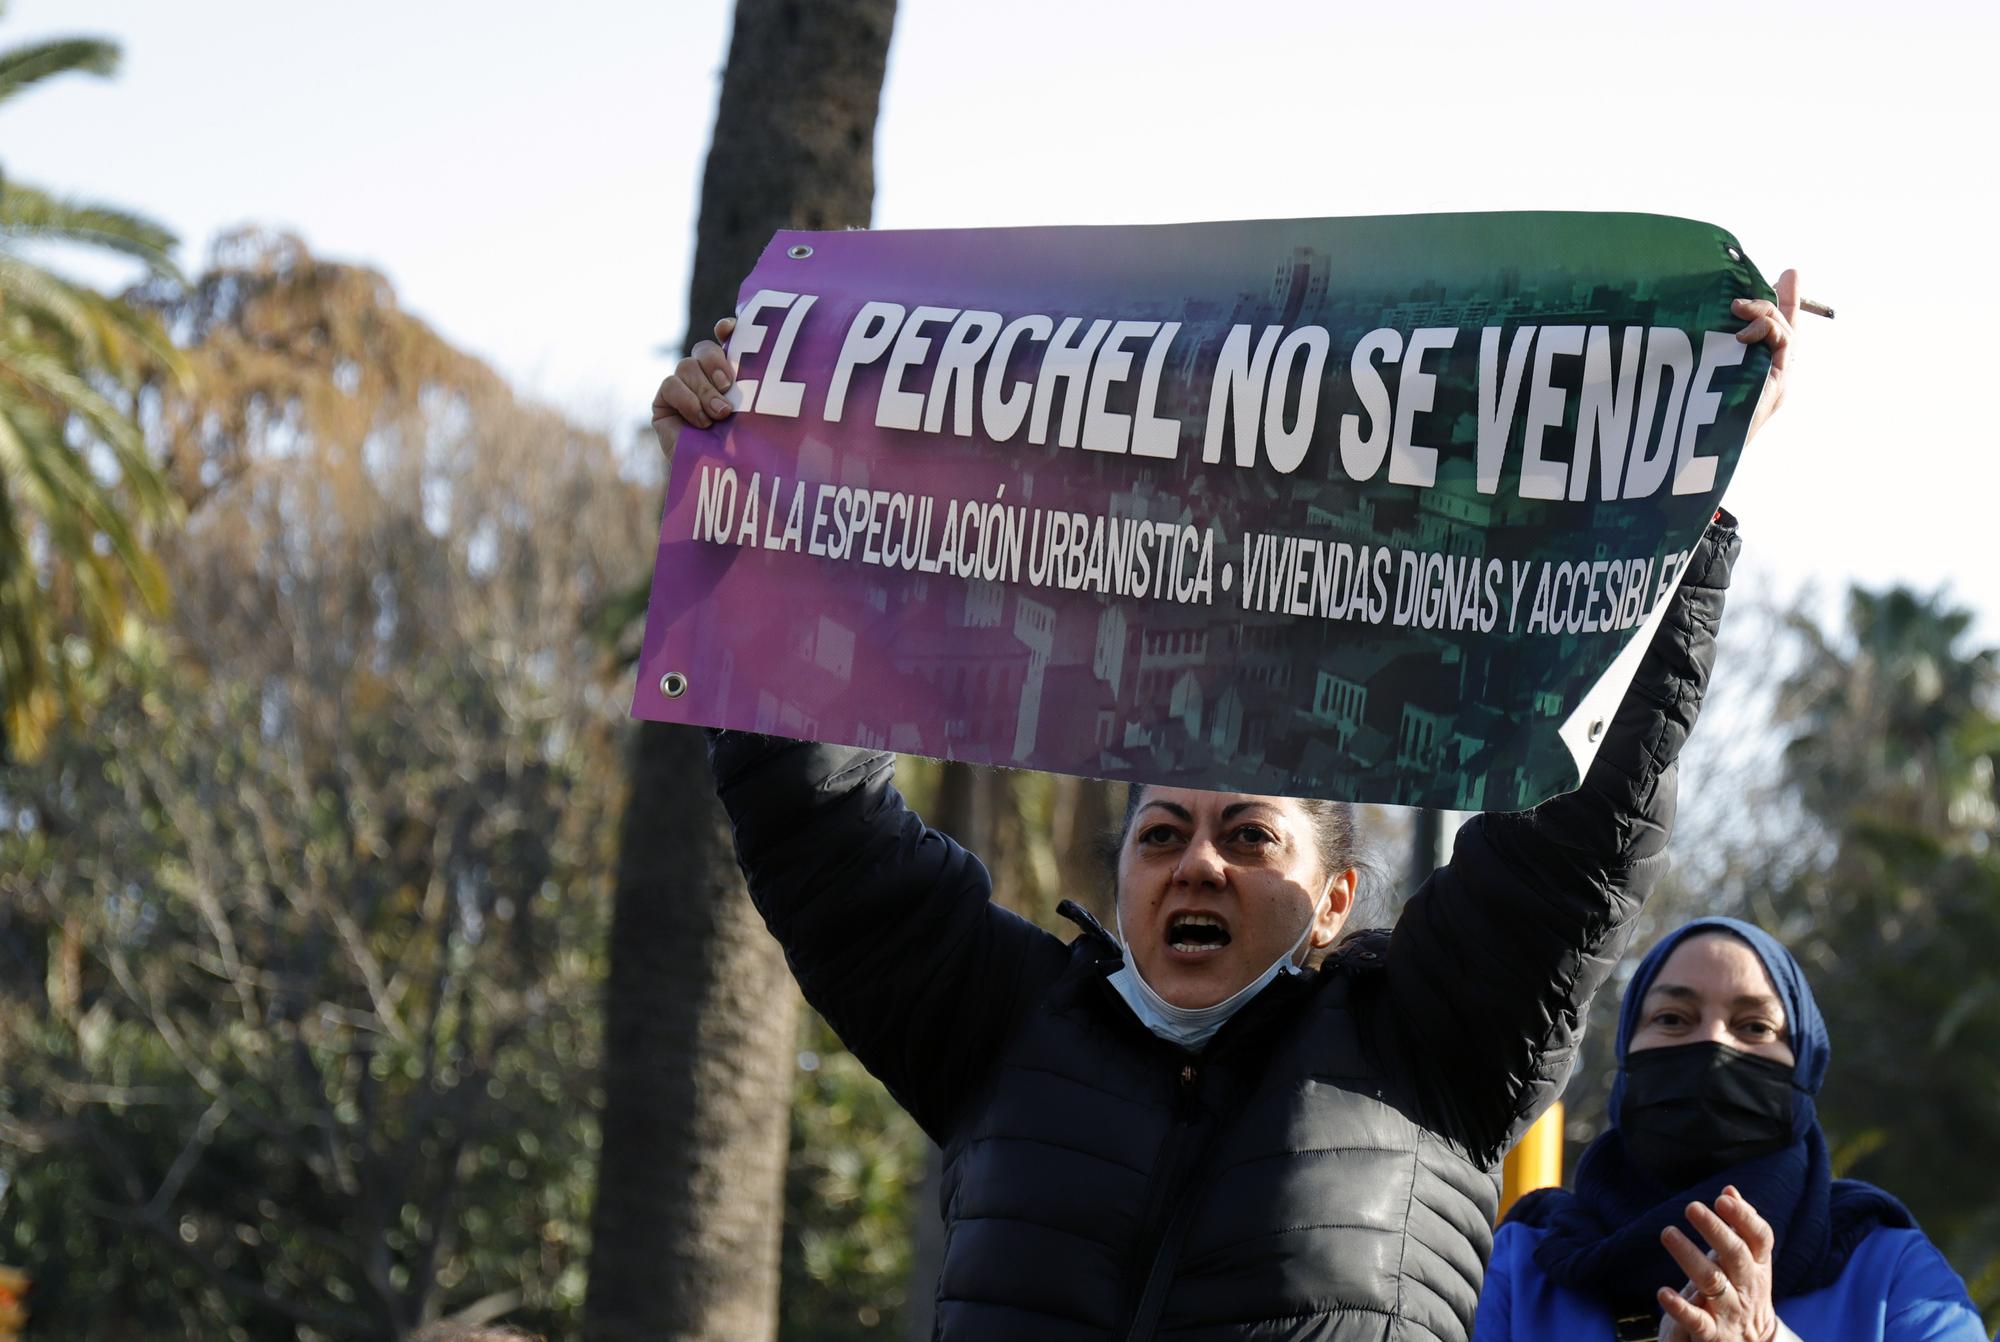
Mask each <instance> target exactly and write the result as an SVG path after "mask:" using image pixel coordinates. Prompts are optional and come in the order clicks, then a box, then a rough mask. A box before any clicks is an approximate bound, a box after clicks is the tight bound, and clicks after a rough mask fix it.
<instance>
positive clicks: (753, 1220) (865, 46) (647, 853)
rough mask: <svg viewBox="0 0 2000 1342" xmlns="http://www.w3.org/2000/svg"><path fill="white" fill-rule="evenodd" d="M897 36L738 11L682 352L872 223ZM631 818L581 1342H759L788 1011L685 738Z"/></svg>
mask: <svg viewBox="0 0 2000 1342" xmlns="http://www.w3.org/2000/svg"><path fill="white" fill-rule="evenodd" d="M894 19H895V3H894V0H815V3H812V4H800V3H797V0H738V3H737V6H736V23H735V30H734V33H733V35H732V36H731V39H730V48H729V63H728V66H727V68H726V70H725V71H724V74H723V81H722V94H721V102H720V107H719V110H718V112H717V116H716V124H715V134H714V139H713V141H712V143H711V145H710V149H709V158H708V165H707V169H706V172H705V174H704V177H703V182H702V201H701V220H700V224H699V228H698V240H697V245H696V250H695V266H694V278H693V283H692V285H691V286H690V295H689V302H688V313H689V322H690V325H691V326H692V328H693V332H694V337H693V338H695V339H698V338H700V335H701V334H703V333H705V332H706V331H707V329H708V325H709V323H711V322H713V321H714V320H715V319H716V318H717V317H719V316H722V315H725V314H727V313H728V312H729V311H731V310H732V309H733V308H734V305H735V304H734V300H735V286H736V285H737V283H738V282H739V281H740V280H741V278H742V277H743V276H744V275H746V274H748V273H749V271H750V268H751V266H752V265H753V263H754V262H755V261H756V258H757V254H758V252H759V250H760V249H761V248H762V247H763V245H764V244H765V242H766V241H768V240H769V238H770V236H771V234H772V232H773V231H775V230H777V229H780V228H842V227H847V226H850V225H865V224H866V223H867V222H868V219H869V215H870V213H871V209H872V206H873V201H874V194H875V177H874V141H875V117H876V112H877V109H878V107H879V105H880V101H881V90H882V77H883V72H884V70H885V69H886V67H887V64H888V53H889V37H890V32H891V29H892V27H893V23H894ZM667 130H668V134H669V138H670V139H671V138H672V136H673V135H674V134H675V133H676V132H678V131H680V130H681V128H667ZM688 343H689V344H692V343H693V340H692V339H690V341H689V342H688ZM627 808H628V809H627V812H626V816H625V822H624V825H623V827H622V831H621V833H620V836H619V843H620V853H619V862H618V882H617V891H616V894H615V905H614V909H613V915H612V929H611V938H612V941H611V969H610V976H609V981H608V983H607V985H606V1001H605V1063H604V1069H605V1070H604V1115H603V1126H602V1131H603V1148H602V1152H601V1155H600V1157H599V1164H598V1193H597V1203H596V1207H595V1209H594V1211H593V1214H592V1219H591V1234H592V1243H591V1257H590V1287H589V1294H588V1296H587V1299H586V1304H585V1324H584V1334H585V1337H586V1338H588V1339H590V1342H637V1339H642V1338H643V1339H645V1340H646V1342H682V1340H685V1342H766V1340H767V1339H769V1338H771V1337H773V1336H774V1335H775V1333H776V1327H777V1283H778V1245H779V1230H780V1220H781V1208H782V1206H783V1201H782V1199H783V1192H784V1176H785V1155H786V1136H787V1124H786V1116H787V1109H788V1106H789V1102H790V1096H791V1071H792V1059H793V1050H794V1047H795V1029H796V1017H797V1006H796V1001H797V999H796V994H795V992H794V990H793V989H792V988H791V986H790V985H789V983H788V982H787V981H786V973H785V966H784V959H783V957H782V956H781V955H780V954H779V952H778V948H777V946H776V945H775V944H774V943H773V942H772V941H771V940H770V938H769V937H768V936H767V935H766V934H765V932H764V929H763V926H762V924H761V922H760V921H759V919H758V918H757V915H756V913H755V911H754V910H753V909H752V908H751V906H750V901H749V899H748V897H747V896H746V895H745V894H744V892H743V888H742V880H741V877H740V875H739V874H738V873H737V871H736V869H735V863H734V861H733V859H732V855H731V849H730V845H729V842H728V836H727V830H726V827H725V825H724V822H723V820H722V818H721V815H720V811H719V808H718V807H717V806H716V803H715V800H714V797H713V795H712V794H711V792H710V790H709V784H708V768H707V764H706V762H705V760H704V759H703V742H702V739H701V735H700V733H699V732H697V731H696V730H694V729H692V728H676V727H666V726H662V725H660V724H657V723H646V724H644V725H643V726H642V727H641V728H640V731H639V734H638V741H637V744H636V747H635V750H634V754H633V761H632V790H631V795H630V798H629V800H628V801H627Z"/></svg>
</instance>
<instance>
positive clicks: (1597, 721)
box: [1590, 718, 1604, 741]
mask: <svg viewBox="0 0 2000 1342" xmlns="http://www.w3.org/2000/svg"><path fill="white" fill-rule="evenodd" d="M1602 735H1604V719H1603V718H1592V719H1591V721H1590V739H1591V740H1593V741H1595V740H1596V739H1597V738H1598V737H1600V736H1602Z"/></svg>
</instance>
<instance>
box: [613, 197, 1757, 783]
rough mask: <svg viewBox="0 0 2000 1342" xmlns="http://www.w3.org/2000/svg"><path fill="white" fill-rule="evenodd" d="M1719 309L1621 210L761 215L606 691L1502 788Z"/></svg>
mask: <svg viewBox="0 0 2000 1342" xmlns="http://www.w3.org/2000/svg"><path fill="white" fill-rule="evenodd" d="M1744 296H1752V297H1769V296H1770V289H1769V288H1768V286H1767V285H1766V284H1765V282H1764V280H1763V279H1762V277H1761V276H1760V275H1759V274H1758V273H1757V270H1756V268H1755V267H1754V266H1753V265H1752V264H1751V263H1750V261H1749V260H1748V258H1746V257H1745V256H1744V255H1743V253H1742V251H1741V249H1740V248H1739V247H1738V246H1737V244H1736V242H1735V240H1734V239H1733V238H1732V237H1730V236H1729V235H1728V234H1727V233H1725V232H1723V231H1722V230H1720V229H1717V228H1715V227H1713V226H1711V225H1708V224H1702V223H1697V222H1694V221H1690V220H1684V219H1673V218H1665V217H1659V216H1651V215H1634V214H1564V213H1503V214H1458V215H1412V216H1401V217H1379V218H1352V219H1312V220H1291V221H1251V222H1236V223H1213V224H1189V225H1173V226H1154V227H1109V228H1105V227H1100V228H1020V229H965V230H948V231H922V232H847V233H814V232H781V233H779V234H778V235H777V236H776V237H775V238H774V239H773V240H772V242H771V244H770V246H769V247H768V248H766V250H765V252H764V254H763V257H762V259H761V260H760V261H759V262H758V264H757V267H756V269H755V270H754V271H753V272H752V273H751V275H750V277H749V278H748V279H747V280H746V281H745V282H744V285H743V288H742V297H741V302H740V305H739V309H738V316H739V320H738V324H737V327H736V331H735V333H734V335H733V337H732V338H731V341H730V349H731V353H732V355H733V356H734V357H735V358H736V359H737V360H738V380H737V382H736V384H735V385H734V386H733V387H732V388H731V389H730V391H729V397H730V400H731V403H732V405H734V406H735V407H736V413H735V414H734V415H732V416H731V417H730V418H728V419H727V420H724V421H722V422H720V423H719V424H718V425H717V426H716V428H715V429H713V430H696V429H692V428H690V429H688V430H686V431H684V432H683V433H682V435H681V437H680V441H679V445H678V448H677V451H676V456H675V460H674V462H673V466H672V471H671V479H670V483H669V487H668V495H667V508H666V513H665V517H664V520H663V523H662V528H661V537H660V549H659V556H658V563H657V567H656V570H655V574H654V581H653V593H652V604H651V608H650V611H649V616H648V621H647V628H646V636H645V642H644V645H643V651H642V654H641V661H640V675H639V685H638V692H637V695H636V698H635V702H634V708H633V711H634V713H635V714H637V715H640V716H644V717H649V718H657V719H662V720H666V721H676V722H694V723H702V724H706V725H710V726H723V727H732V728H739V729H747V730H756V731H768V732H776V733H779V734H784V735H792V736H799V737H807V738H812V739H816V740H825V741H833V742H839V743H843V744H853V745H865V746H877V747H883V748H888V749H893V750H900V751H909V752H914V753H920V754H927V755H933V756H939V757H944V758H952V759H962V760H968V761H972V762H975V763H987V764H1003V765H1011V766H1015V767H1022V768H1032V769H1042V770H1051V771H1056V772H1064V773H1076V774H1085V775H1093V776H1097V777H1104V778H1114V779H1127V780H1134V781H1140V780H1143V781H1147V782H1156V783H1165V784H1173V785H1180V786H1189V787H1206V788H1220V789H1229V790H1240V791H1248V792H1262V793H1284V794H1292V795H1304V796H1320V797H1333V798H1346V799H1352V800H1367V801H1386V802H1401V803H1409V804H1420V805H1430V806H1444V807H1455V808H1461V809H1472V808H1489V809H1508V808H1517V807H1522V806H1526V805H1530V804H1532V803H1534V802H1535V801H1537V800H1539V799H1541V798H1543V797H1546V796H1549V795H1552V794H1554V793H1557V792H1561V791H1564V790H1567V789H1568V788H1571V787H1574V786H1575V785H1576V783H1577V781H1578V780H1579V779H1580V778H1581V776H1582V771H1583V770H1584V769H1585V768H1586V767H1587V766H1588V762H1589V760H1590V758H1591V756H1592V755H1593V754H1594V751H1595V748H1596V742H1597V740H1598V739H1599V737H1600V736H1601V734H1602V731H1603V728H1604V724H1605V723H1606V722H1607V721H1608V720H1609V716H1610V712H1611V709H1612V708H1614V707H1615V705H1616V703H1617V700H1618V698H1619V696H1620V694H1621V693H1622V691H1623V688H1624V686H1625V684H1626V683H1627V682H1628V681H1629V678H1630V675H1631V672H1632V669H1633V667H1634V666H1635V665H1636V659H1637V656H1638V654H1639V652H1640V651H1641V650H1642V649H1643V645H1644V644H1643V640H1644V638H1645V637H1646V635H1647V633H1648V630H1649V627H1650V626H1649V623H1648V617H1649V616H1651V615H1652V614H1653V613H1654V612H1655V611H1657V610H1660V609H1662V608H1663V605H1664V598H1665V597H1666V596H1667V595H1668V594H1669V593H1670V592H1671V591H1672V588H1673V585H1674V583H1675V581H1676V579H1677V576H1678V565H1679V564H1680V563H1681V562H1682V561H1683V560H1684V559H1685V557H1686V555H1687V553H1688V552H1689V551H1690V549H1691V548H1692V547H1693V545H1694V543H1695V541H1696V540H1697V539H1698V538H1699V536H1700V534H1701V530H1702V527H1703V526H1704V524H1705V523H1706V522H1707V521H1708V519H1709V517H1710V515H1711V514H1712V513H1713V512H1714V510H1715V507H1716V505H1717V501H1718V500H1719V499H1720V497H1721V495H1722V491H1723V490H1724V488H1725V487H1726V486H1727V484H1728V482H1729V477H1730V474H1731V472H1732V471H1733V469H1734V467H1735V464H1736V460H1737V457H1738V455H1739V453H1740V451H1741V448H1742V443H1743V438H1744V435H1745V433H1746V431H1747V429H1748V426H1749V422H1750V417H1751V414H1752V412H1753V410H1754V409H1755V405H1756V400H1757V396H1758V394H1759V392H1760V390H1761V388H1762V385H1763V381H1764V376H1765V373H1766V371H1767V369H1768V367H1769V354H1768V351H1767V350H1766V349H1765V348H1764V347H1763V346H1761V345H1759V346H1746V345H1744V344H1742V343H1741V342H1739V341H1737V340H1736V338H1735V332H1736V331H1737V329H1739V327H1740V326H1741V325H1742V323H1741V322H1740V321H1739V320H1737V319H1736V318H1735V317H1733V316H1732V315H1731V313H1730V306H1729V305H1730V302H1731V300H1732V299H1735V298H1738V297H1744ZM1621 654H1622V657H1621Z"/></svg>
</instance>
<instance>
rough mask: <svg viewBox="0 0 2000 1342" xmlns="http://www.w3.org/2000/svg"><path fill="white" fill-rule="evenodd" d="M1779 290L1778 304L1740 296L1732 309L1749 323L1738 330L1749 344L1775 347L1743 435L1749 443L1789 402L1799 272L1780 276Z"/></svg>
mask: <svg viewBox="0 0 2000 1342" xmlns="http://www.w3.org/2000/svg"><path fill="white" fill-rule="evenodd" d="M1775 292H1776V293H1777V296H1778V301H1777V302H1775V303H1773V302H1770V301H1769V300H1767V299H1762V298H1739V299H1737V300H1736V301H1735V303H1733V304H1731V306H1730V310H1731V311H1732V312H1734V313H1735V314H1736V315H1737V316H1738V317H1741V318H1742V319H1744V320H1745V321H1746V322H1748V323H1749V325H1747V326H1745V327H1744V328H1743V329H1742V330H1740V331H1738V332H1737V333H1736V338H1737V339H1738V340H1740V341H1742V342H1743V343H1744V344H1746V345H1769V346H1770V347H1771V372H1770V375H1769V376H1767V377H1766V378H1765V379H1764V390H1763V392H1762V393H1761V394H1759V396H1758V398H1757V409H1756V410H1755V412H1753V413H1752V414H1751V416H1750V431H1749V432H1748V433H1746V434H1744V435H1743V441H1744V442H1746V443H1747V442H1749V441H1750V440H1751V439H1752V438H1755V437H1756V436H1757V430H1759V429H1761V428H1763V427H1764V421H1766V420H1768V419H1769V418H1770V417H1771V416H1773V415H1775V414H1777V413H1778V407H1779V406H1781V405H1783V404H1784V403H1785V381H1786V378H1787V376H1788V375H1789V370H1788V367H1787V365H1789V364H1790V363H1791V359H1792V324H1793V323H1794V322H1796V321H1797V320H1798V319H1799V272H1798V271H1796V270H1788V271H1786V272H1785V273H1784V274H1782V275H1780V276H1778V283H1777V285H1776V286H1775Z"/></svg>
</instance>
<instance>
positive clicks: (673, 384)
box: [653, 317, 736, 464]
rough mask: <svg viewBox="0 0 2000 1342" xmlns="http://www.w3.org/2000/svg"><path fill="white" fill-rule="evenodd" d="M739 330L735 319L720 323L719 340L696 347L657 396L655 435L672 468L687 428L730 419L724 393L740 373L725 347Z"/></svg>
mask: <svg viewBox="0 0 2000 1342" xmlns="http://www.w3.org/2000/svg"><path fill="white" fill-rule="evenodd" d="M735 329H736V319H735V318H734V317H724V318H723V319H722V320H721V321H719V322H717V323H716V324H715V339H714V340H704V341H702V342H701V343H700V344H698V345H696V346H695V347H694V351H693V353H691V354H689V355H688V356H687V357H686V358H685V359H682V360H681V361H680V362H679V363H678V364H676V365H675V366H674V371H673V372H671V373H669V374H668V375H667V378H666V380H665V381H664V382H662V383H660V389H659V391H658V392H656V393H654V395H653V434H654V436H655V437H657V438H658V439H659V440H660V452H661V455H663V456H665V457H666V459H667V461H668V463H669V464H671V463H672V462H673V459H674V443H675V442H677V441H678V440H679V438H680V436H681V429H682V428H683V427H685V426H686V425H689V424H692V425H694V426H695V427H696V428H697V429H706V428H708V427H709V426H710V425H712V424H714V423H715V421H717V420H719V419H727V418H729V416H730V413H731V411H730V407H729V402H728V401H726V400H724V399H723V393H724V392H726V391H728V390H729V387H730V384H731V383H733V382H734V381H735V380H736V376H735V374H736V370H735V369H734V368H733V367H732V366H731V365H730V362H729V353H728V351H727V350H725V349H723V346H724V345H726V344H727V343H729V333H730V332H731V331H734V330H735Z"/></svg>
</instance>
